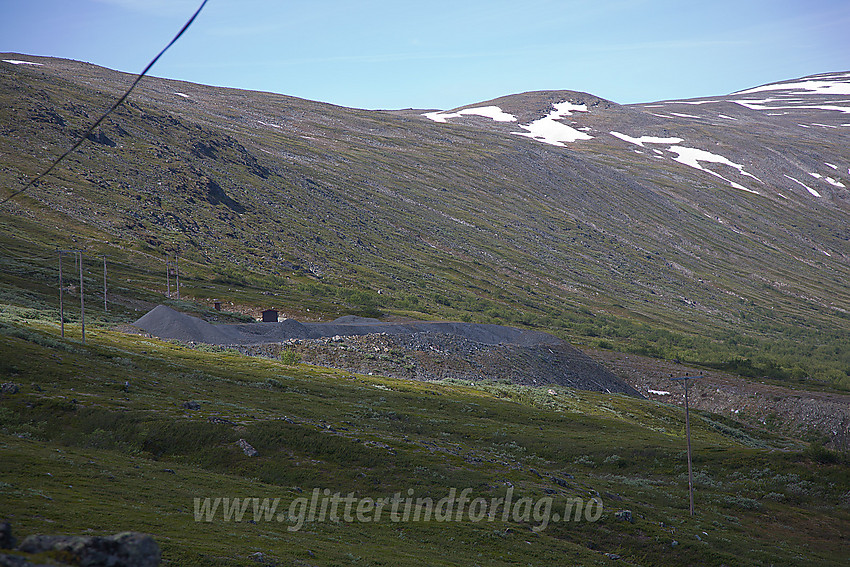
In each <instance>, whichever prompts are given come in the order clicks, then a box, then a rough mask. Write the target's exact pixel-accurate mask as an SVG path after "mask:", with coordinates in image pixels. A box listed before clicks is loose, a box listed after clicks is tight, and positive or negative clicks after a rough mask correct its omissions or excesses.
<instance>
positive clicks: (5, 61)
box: [3, 59, 44, 67]
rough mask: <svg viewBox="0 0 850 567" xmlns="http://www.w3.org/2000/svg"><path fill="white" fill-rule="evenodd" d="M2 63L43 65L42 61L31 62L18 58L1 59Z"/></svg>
mask: <svg viewBox="0 0 850 567" xmlns="http://www.w3.org/2000/svg"><path fill="white" fill-rule="evenodd" d="M3 63H11V64H12V65H35V66H36V67H43V66H44V63H33V62H32V61H20V60H19V59H3Z"/></svg>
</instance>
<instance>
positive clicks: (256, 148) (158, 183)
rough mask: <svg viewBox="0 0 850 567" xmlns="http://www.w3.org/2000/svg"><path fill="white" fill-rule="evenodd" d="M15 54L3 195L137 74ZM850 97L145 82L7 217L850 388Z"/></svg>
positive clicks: (842, 85) (809, 88)
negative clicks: (376, 107)
mask: <svg viewBox="0 0 850 567" xmlns="http://www.w3.org/2000/svg"><path fill="white" fill-rule="evenodd" d="M0 59H4V60H14V61H21V60H25V61H28V62H30V63H38V64H40V65H31V64H14V63H8V62H3V63H0V98H2V105H0V113H2V115H0V125H2V132H0V136H2V139H3V147H4V150H3V154H2V156H0V183H2V184H3V186H4V187H5V190H6V191H7V192H10V191H11V190H14V189H18V188H20V187H21V186H22V185H23V184H24V183H25V182H26V179H27V178H28V176H32V175H35V174H37V173H38V172H40V171H41V170H43V169H44V168H45V167H46V165H47V164H49V163H50V160H51V159H53V158H54V157H55V156H56V155H58V154H59V153H61V152H62V151H64V149H65V148H67V147H68V146H69V145H70V143H71V142H72V140H73V137H74V136H75V135H76V134H77V133H79V132H81V131H83V130H84V128H85V126H87V125H88V124H89V123H90V122H91V120H93V119H94V118H95V117H96V116H97V114H98V113H99V112H100V111H101V110H102V109H104V108H106V107H108V106H109V104H110V103H111V101H112V100H114V97H115V96H117V94H118V93H120V92H121V91H122V90H123V89H124V88H126V85H127V84H128V83H129V81H130V77H129V76H127V75H124V74H121V73H116V72H113V71H109V70H106V69H102V68H98V67H95V66H92V65H86V64H81V63H78V62H73V61H64V60H58V59H48V58H37V57H30V56H23V55H17V54H5V55H2V56H0ZM848 81H850V79H848V75H847V74H844V73H836V74H828V75H821V76H815V77H810V78H806V79H801V80H796V81H792V82H787V83H778V84H775V85H767V86H764V87H760V88H759V89H752V90H750V91H743V92H741V93H735V94H733V95H729V96H725V97H713V98H710V99H695V100H690V101H666V102H661V103H657V104H643V105H628V106H623V105H617V104H616V103H613V102H610V101H605V100H604V99H600V98H598V97H595V96H593V95H589V94H584V93H576V92H573V91H555V92H543V93H525V94H522V95H513V96H508V97H503V98H500V99H496V100H493V101H488V102H484V103H478V104H473V105H469V106H467V107H464V108H461V109H455V110H454V111H452V112H445V113H433V112H430V113H429V112H426V111H425V110H421V111H413V110H407V111H362V110H353V109H345V108H340V107H335V106H331V105H326V104H320V103H315V102H310V101H304V100H300V99H295V98H292V97H286V96H282V95H275V94H269V93H256V92H247V91H237V90H233V89H220V88H213V87H205V86H200V85H192V84H187V83H181V82H177V81H166V80H161V79H150V80H147V79H146V80H145V81H143V83H142V84H141V85H140V88H139V90H138V91H136V92H135V93H134V94H133V96H132V97H131V102H130V103H129V104H128V105H125V106H124V107H123V108H121V109H119V111H117V112H116V113H115V114H113V115H112V116H111V117H110V118H109V119H108V120H107V123H106V124H105V125H104V126H103V127H102V128H101V129H100V131H99V132H98V133H97V135H96V136H94V139H93V140H92V141H91V143H88V144H86V145H84V146H83V148H82V149H81V151H80V152H79V153H77V154H75V155H74V156H72V157H71V158H70V159H69V160H68V161H67V162H66V163H65V164H64V165H63V167H62V168H60V170H59V172H58V173H57V174H56V175H55V176H54V177H53V178H51V179H50V180H48V181H46V182H44V183H42V184H40V186H39V187H37V188H34V189H33V190H31V191H30V192H29V193H28V194H27V197H26V198H25V199H22V200H18V201H16V202H13V203H11V204H9V205H7V206H6V213H5V214H9V215H12V218H14V216H15V215H28V216H30V217H33V218H36V219H37V218H38V217H39V215H40V214H41V213H40V212H39V211H40V210H43V209H45V208H46V209H48V210H53V211H60V212H61V213H62V214H63V215H64V217H63V218H65V219H66V220H65V221H63V222H66V223H67V226H68V227H73V226H83V225H88V226H94V227H96V228H97V229H99V230H102V231H104V232H105V233H107V234H110V235H112V236H113V237H114V239H115V240H116V241H117V242H122V243H127V244H131V243H139V242H144V243H146V246H147V250H148V251H149V252H157V253H165V252H166V251H174V250H177V249H179V250H180V251H181V256H183V257H185V258H186V259H187V262H188V261H191V262H194V263H195V265H197V266H201V265H205V266H215V267H216V269H217V270H219V271H220V272H221V273H233V272H236V273H237V274H238V273H239V272H241V273H242V274H252V277H258V278H260V279H261V280H262V278H264V277H266V278H271V277H272V276H275V277H277V278H278V279H268V280H267V281H268V282H269V283H268V284H267V285H268V286H269V287H274V288H275V290H276V291H277V292H279V293H282V294H284V295H286V294H287V293H288V291H287V286H288V284H287V283H286V280H281V279H280V278H283V277H286V276H294V275H305V274H306V275H308V276H309V277H311V278H313V279H314V280H315V281H316V282H317V284H316V285H315V286H314V287H313V288H311V289H313V290H314V291H315V292H316V293H325V294H327V293H331V290H332V289H334V288H336V286H344V287H347V288H351V289H355V290H359V292H361V293H362V294H363V295H362V296H359V297H360V299H361V300H362V301H360V305H361V306H366V307H368V308H370V309H379V310H381V311H383V312H387V313H398V314H405V315H413V316H418V317H423V316H426V315H427V316H434V315H436V316H440V317H444V318H452V319H465V320H474V321H480V322H498V323H508V324H520V325H526V326H538V327H541V328H545V329H547V330H550V331H552V332H554V333H556V334H558V335H560V336H562V337H566V338H570V339H572V340H573V341H578V342H582V341H584V342H588V341H590V342H594V343H595V344H601V345H603V346H606V345H607V346H610V345H614V346H616V347H618V348H622V349H632V350H635V351H638V352H644V353H650V354H656V355H663V356H668V357H677V358H682V359H688V360H692V361H697V362H710V363H715V364H725V365H727V366H728V365H737V367H738V368H739V369H740V370H741V371H745V372H751V373H753V374H754V375H759V374H761V373H766V374H770V375H774V376H776V377H785V378H787V377H792V376H794V377H805V376H814V377H817V378H821V379H830V380H832V381H834V382H835V383H841V381H845V382H846V381H847V380H848V378H847V377H848V375H850V359H848V357H850V354H848V352H847V349H846V345H847V339H848V337H847V332H846V329H847V328H848V324H847V323H848V321H847V310H848V309H850V307H848V306H850V291H848V287H847V286H846V281H848V276H850V273H848V272H850V270H848V267H847V259H848V255H850V246H848V239H850V229H848V223H847V218H848V190H847V187H848V186H850V171H848V165H850V150H848V148H850V144H848V133H847V132H848V130H847V128H848V126H844V125H843V124H844V123H850V117H847V116H846V114H847V112H848V110H850V105H848V104H847V103H846V100H845V99H846V98H847V95H846V94H844V93H845V89H846V88H847V87H848ZM482 107H483V108H489V110H485V111H482V112H483V114H484V115H481V114H480V113H479V114H476V113H475V112H478V111H475V109H479V108H482ZM470 109H472V110H470ZM454 115H457V116H454ZM493 117H495V118H496V120H494V119H493ZM520 134H521V135H520ZM57 244H59V243H58V242H57ZM234 267H236V269H235V270H234ZM347 297H349V299H350V297H352V296H350V295H349V296H347Z"/></svg>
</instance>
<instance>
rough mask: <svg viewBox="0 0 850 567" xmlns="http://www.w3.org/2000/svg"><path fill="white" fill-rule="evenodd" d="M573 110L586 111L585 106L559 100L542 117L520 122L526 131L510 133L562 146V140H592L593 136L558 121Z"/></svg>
mask: <svg viewBox="0 0 850 567" xmlns="http://www.w3.org/2000/svg"><path fill="white" fill-rule="evenodd" d="M573 112H587V106H586V105H584V104H573V103H571V102H568V101H564V102H559V103H557V104H555V105H554V110H552V112H550V113H549V114H548V115H546V116H544V117H543V118H541V119H539V120H535V121H534V122H532V123H531V124H520V128H522V129H523V130H527V132H511V134H516V135H518V136H526V137H528V138H532V139H534V140H537V141H538V142H543V143H545V144H551V145H553V146H563V145H564V142H575V141H577V140H592V139H593V136H589V135H588V134H585V133H584V132H579V131H578V130H576V129H575V128H571V127H570V126H567V125H566V124H562V123H561V122H558V120H559V119H561V118H564V117H566V116H569V115H571V114H572V113H573Z"/></svg>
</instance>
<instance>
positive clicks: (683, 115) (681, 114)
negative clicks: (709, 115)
mask: <svg viewBox="0 0 850 567" xmlns="http://www.w3.org/2000/svg"><path fill="white" fill-rule="evenodd" d="M670 114H672V115H673V116H678V117H680V118H702V116H694V115H693V114H684V113H682V112H671V113H670Z"/></svg>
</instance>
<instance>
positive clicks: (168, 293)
mask: <svg viewBox="0 0 850 567" xmlns="http://www.w3.org/2000/svg"><path fill="white" fill-rule="evenodd" d="M165 288H166V290H167V291H166V293H165V297H168V298H170V297H171V260H169V259H168V254H166V255H165Z"/></svg>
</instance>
